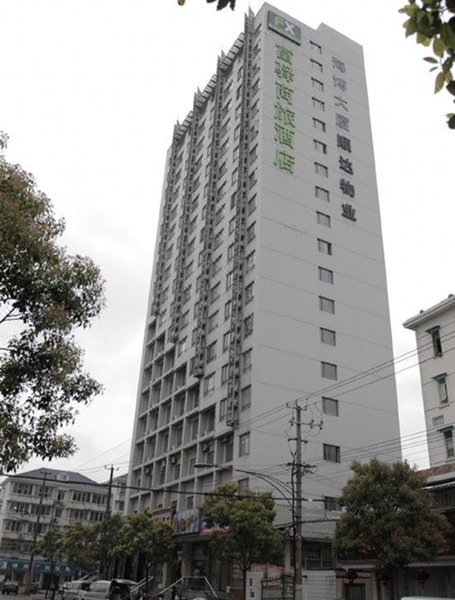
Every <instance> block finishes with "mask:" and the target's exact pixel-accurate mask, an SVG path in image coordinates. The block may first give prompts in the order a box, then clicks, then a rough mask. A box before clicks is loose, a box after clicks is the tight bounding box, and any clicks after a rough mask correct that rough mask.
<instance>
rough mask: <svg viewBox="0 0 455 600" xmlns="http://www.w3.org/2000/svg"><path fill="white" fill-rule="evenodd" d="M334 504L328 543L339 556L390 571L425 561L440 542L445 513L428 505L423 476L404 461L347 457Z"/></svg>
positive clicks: (445, 523)
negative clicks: (335, 517) (347, 471)
mask: <svg viewBox="0 0 455 600" xmlns="http://www.w3.org/2000/svg"><path fill="white" fill-rule="evenodd" d="M351 469H352V470H353V472H354V475H353V477H351V479H350V480H349V481H348V483H347V484H346V486H345V487H344V489H343V492H342V494H341V497H340V499H339V503H340V505H341V506H342V507H344V508H345V512H344V513H343V514H342V516H341V518H340V520H339V522H338V523H337V526H336V530H335V537H334V546H335V549H336V550H337V552H338V555H339V556H340V557H341V558H349V559H366V560H368V561H371V562H372V563H373V564H375V565H376V567H377V568H379V569H382V570H385V571H389V572H390V571H391V570H393V569H394V568H396V567H405V566H406V565H408V564H409V563H410V562H411V561H416V560H428V559H430V558H432V557H433V556H434V555H435V554H437V553H438V552H440V551H441V550H443V549H444V547H445V538H444V534H445V532H446V531H447V529H448V524H447V521H446V519H445V517H444V516H443V515H441V514H439V513H437V512H435V511H434V510H432V509H431V507H430V496H429V493H428V492H427V491H426V490H425V488H424V485H425V478H424V476H423V475H421V474H419V473H417V472H416V471H415V469H413V468H412V467H410V466H409V464H408V463H406V462H404V463H403V462H396V463H393V464H388V463H383V462H381V461H379V460H377V459H373V460H371V461H370V463H368V464H361V463H360V462H357V461H355V462H353V464H352V466H351Z"/></svg>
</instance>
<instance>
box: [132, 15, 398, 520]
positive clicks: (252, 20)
mask: <svg viewBox="0 0 455 600" xmlns="http://www.w3.org/2000/svg"><path fill="white" fill-rule="evenodd" d="M392 363H393V356H392V343H391V333H390V320H389V309H388V300H387V289H386V278H385V267H384V256H383V247H382V235H381V224H380V215H379V205H378V196H377V186H376V177H375V167H374V157H373V148H372V139H371V130H370V119H369V110H368V99H367V89H366V82H365V71H364V65H363V55H362V49H361V47H360V46H359V45H358V44H356V43H355V42H353V41H351V40H349V39H348V38H346V37H345V36H343V35H341V34H340V33H337V32H336V31H334V30H333V29H331V28H330V27H327V26H325V25H320V26H319V28H318V29H316V30H314V29H312V28H309V27H307V26H306V25H304V24H303V23H300V22H298V21H296V19H294V18H292V17H290V16H288V15H286V14H284V13H282V12H281V11H279V10H277V9H276V8H274V7H272V6H270V5H267V4H265V5H264V6H263V7H262V9H261V10H260V11H259V13H258V14H257V15H256V16H254V15H253V14H251V13H250V14H249V15H248V16H246V18H245V28H244V31H243V32H242V33H241V34H240V35H239V37H238V38H237V40H236V41H235V43H234V45H233V46H232V48H231V50H230V51H229V52H228V53H227V54H225V55H222V56H221V57H220V58H219V59H218V65H217V70H216V73H215V74H214V75H213V77H212V79H211V80H210V81H209V83H208V85H207V86H206V88H205V89H204V90H203V91H202V92H198V93H197V94H196V95H195V97H194V104H193V107H192V110H191V112H190V113H189V114H188V116H187V118H186V119H185V121H184V122H183V123H177V125H176V126H175V129H174V134H173V140H172V145H171V148H170V149H169V152H168V158H167V167H166V174H165V181H164V188H163V195H162V203H161V214H160V223H159V232H158V240H157V246H156V253H155V261H154V269H153V275H152V285H151V294H150V302H149V309H148V316H147V322H146V329H145V339H144V349H143V358H142V367H141V379H140V385H139V392H138V400H137V409H136V418H135V427H134V435H133V443H132V459H131V469H130V480H129V483H130V485H131V486H135V487H136V488H137V489H133V490H132V491H131V492H130V498H129V503H130V504H129V510H132V511H141V510H143V509H144V508H147V507H149V508H151V509H159V508H162V509H163V510H166V509H168V508H173V509H175V510H177V511H182V510H185V509H190V508H192V507H194V506H197V504H198V502H200V501H201V500H202V499H203V496H202V495H201V494H204V493H206V492H208V491H210V490H211V489H213V487H214V486H215V485H217V484H219V483H221V482H225V481H229V480H232V479H235V480H248V481H245V482H244V483H248V485H249V486H250V487H253V488H257V487H261V488H267V487H269V483H268V482H270V481H272V480H273V478H274V477H275V478H278V479H279V480H282V481H283V482H285V483H287V482H289V481H290V478H291V473H290V469H291V467H290V464H292V463H293V461H294V458H293V457H294V452H295V440H293V438H295V430H294V425H293V424H292V423H290V422H289V421H290V419H291V418H292V414H293V408H294V407H295V404H296V403H298V404H299V405H300V406H301V407H302V409H303V410H302V415H303V418H302V421H303V425H302V429H303V437H304V442H305V443H304V451H303V457H304V462H305V463H307V464H309V465H312V469H311V472H310V473H308V474H306V476H305V478H304V495H305V497H306V498H311V499H315V500H322V501H323V503H324V504H325V507H326V508H327V509H329V510H330V509H334V508H335V504H334V502H333V499H334V498H335V497H336V496H337V495H338V494H339V492H340V490H341V488H342V486H343V485H344V483H345V482H346V480H347V478H348V476H349V465H350V463H351V461H352V459H354V458H358V459H368V458H370V457H371V456H379V457H380V458H381V459H384V460H395V459H397V458H399V457H400V456H401V454H400V444H399V428H398V416H397V399H396V388H395V380H394V374H393V365H392ZM201 463H203V464H205V465H213V466H205V467H204V468H202V469H201V468H197V467H196V468H195V466H194V465H195V464H196V466H198V464H199V465H200V464H201ZM245 471H246V473H245ZM255 473H258V474H261V475H264V474H265V476H266V477H265V480H264V478H258V477H257V476H255ZM267 479H268V482H267ZM315 527H316V528H318V527H319V526H316V525H315Z"/></svg>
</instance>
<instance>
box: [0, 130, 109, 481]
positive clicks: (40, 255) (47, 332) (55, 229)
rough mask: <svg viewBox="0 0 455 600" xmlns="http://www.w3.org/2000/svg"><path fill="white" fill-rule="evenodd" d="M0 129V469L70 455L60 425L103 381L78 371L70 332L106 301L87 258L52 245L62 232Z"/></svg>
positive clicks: (72, 447) (68, 440)
mask: <svg viewBox="0 0 455 600" xmlns="http://www.w3.org/2000/svg"><path fill="white" fill-rule="evenodd" d="M5 147H6V136H5V135H4V134H0V215H1V219H0V326H1V328H0V331H1V332H2V336H1V338H0V468H1V470H3V471H14V470H15V469H17V467H18V466H19V465H20V464H21V463H23V462H25V461H27V460H28V459H30V458H31V457H32V456H38V457H40V458H45V459H49V460H51V459H53V458H57V457H64V456H68V455H69V454H71V453H73V452H74V451H75V449H76V448H75V445H74V441H73V439H72V438H71V437H70V436H69V435H68V434H65V433H61V428H62V427H63V426H66V425H68V424H70V423H73V422H74V418H75V415H76V406H77V405H80V404H86V403H88V402H89V401H90V400H91V398H92V397H93V396H94V395H95V394H98V393H99V392H100V391H101V386H100V385H99V384H98V383H97V382H96V381H95V380H94V379H92V378H91V377H90V376H89V375H88V374H86V373H85V372H84V370H83V365H82V351H81V349H80V348H79V347H78V345H77V344H76V342H75V340H74V337H73V330H74V329H75V328H76V327H87V326H88V325H89V324H90V321H91V320H92V319H93V318H94V317H95V316H96V315H98V314H99V312H100V310H101V308H102V307H103V305H104V291H103V288H104V282H103V280H102V278H101V275H100V272H99V269H98V267H96V266H95V264H94V263H93V262H92V260H91V259H89V258H87V257H83V256H79V255H77V256H70V255H69V254H68V253H67V251H66V249H65V248H64V247H63V246H61V245H59V244H58V238H59V237H60V236H61V234H62V233H63V231H64V229H65V225H64V222H63V220H58V219H56V218H55V216H54V214H53V209H52V204H51V201H50V200H49V198H47V197H46V196H45V195H44V194H43V193H42V192H40V191H39V190H38V189H37V187H36V183H35V180H34V178H33V176H32V175H30V174H29V173H26V172H25V171H24V170H23V169H22V167H20V166H19V165H14V164H10V163H8V162H7V161H6V159H5V157H4V154H3V150H4V149H5Z"/></svg>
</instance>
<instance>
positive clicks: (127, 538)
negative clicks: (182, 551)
mask: <svg viewBox="0 0 455 600" xmlns="http://www.w3.org/2000/svg"><path fill="white" fill-rule="evenodd" d="M117 551H118V553H119V554H120V555H126V556H133V555H135V554H139V553H140V554H142V557H143V559H144V563H145V570H146V578H147V581H146V587H147V588H148V577H149V574H150V572H152V571H153V568H154V567H156V566H157V565H159V564H162V563H164V562H171V561H173V560H175V558H176V546H175V540H174V527H173V526H172V524H170V523H165V522H162V521H154V520H153V519H152V516H151V514H150V513H149V512H148V511H147V510H146V511H145V512H143V513H141V514H130V515H128V516H127V517H126V521H125V527H124V528H123V531H122V532H121V535H120V538H119V543H118V548H117ZM146 594H148V589H146Z"/></svg>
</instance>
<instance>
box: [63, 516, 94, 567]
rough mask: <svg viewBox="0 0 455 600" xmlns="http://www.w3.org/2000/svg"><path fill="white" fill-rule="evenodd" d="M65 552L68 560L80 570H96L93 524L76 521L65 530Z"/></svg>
mask: <svg viewBox="0 0 455 600" xmlns="http://www.w3.org/2000/svg"><path fill="white" fill-rule="evenodd" d="M63 552H64V553H65V555H66V557H67V560H68V562H69V563H70V564H71V565H74V566H75V567H76V569H77V570H78V571H88V572H94V571H95V570H96V563H97V559H96V555H95V529H94V527H93V525H84V524H83V523H81V522H80V521H76V522H75V523H74V524H73V525H71V527H69V528H68V529H66V530H65V537H64V539H63Z"/></svg>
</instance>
